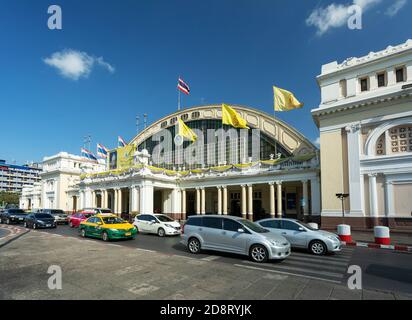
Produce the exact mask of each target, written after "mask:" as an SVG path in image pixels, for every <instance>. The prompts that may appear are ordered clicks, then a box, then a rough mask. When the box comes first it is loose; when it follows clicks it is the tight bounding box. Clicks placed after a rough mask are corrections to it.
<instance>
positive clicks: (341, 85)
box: [339, 79, 348, 98]
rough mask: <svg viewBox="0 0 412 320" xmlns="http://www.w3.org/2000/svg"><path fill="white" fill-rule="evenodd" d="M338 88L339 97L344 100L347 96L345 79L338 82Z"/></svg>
mask: <svg viewBox="0 0 412 320" xmlns="http://www.w3.org/2000/svg"><path fill="white" fill-rule="evenodd" d="M339 88H340V97H341V98H346V96H347V95H348V93H347V84H346V79H343V80H341V81H339Z"/></svg>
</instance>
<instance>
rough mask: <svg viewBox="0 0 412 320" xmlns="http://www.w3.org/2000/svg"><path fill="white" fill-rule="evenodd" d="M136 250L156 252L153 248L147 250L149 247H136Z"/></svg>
mask: <svg viewBox="0 0 412 320" xmlns="http://www.w3.org/2000/svg"><path fill="white" fill-rule="evenodd" d="M136 250H138V251H145V252H156V251H155V250H149V249H142V248H136Z"/></svg>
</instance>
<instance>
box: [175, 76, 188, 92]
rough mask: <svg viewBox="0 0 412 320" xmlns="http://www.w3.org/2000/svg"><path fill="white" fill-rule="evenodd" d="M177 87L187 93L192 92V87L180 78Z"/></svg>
mask: <svg viewBox="0 0 412 320" xmlns="http://www.w3.org/2000/svg"><path fill="white" fill-rule="evenodd" d="M177 88H178V89H179V90H180V91H182V92H183V93H185V94H189V93H190V88H189V86H188V85H187V84H186V83H185V82H184V81H183V80H182V79H180V78H179V81H178V83H177Z"/></svg>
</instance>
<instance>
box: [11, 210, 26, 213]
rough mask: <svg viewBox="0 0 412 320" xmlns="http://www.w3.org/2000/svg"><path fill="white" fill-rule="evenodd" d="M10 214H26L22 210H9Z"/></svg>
mask: <svg viewBox="0 0 412 320" xmlns="http://www.w3.org/2000/svg"><path fill="white" fill-rule="evenodd" d="M9 212H10V213H14V214H26V212H24V210H21V209H12V210H9Z"/></svg>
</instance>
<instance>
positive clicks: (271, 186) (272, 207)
mask: <svg viewBox="0 0 412 320" xmlns="http://www.w3.org/2000/svg"><path fill="white" fill-rule="evenodd" d="M269 202H270V217H271V218H274V217H275V183H274V182H269Z"/></svg>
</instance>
